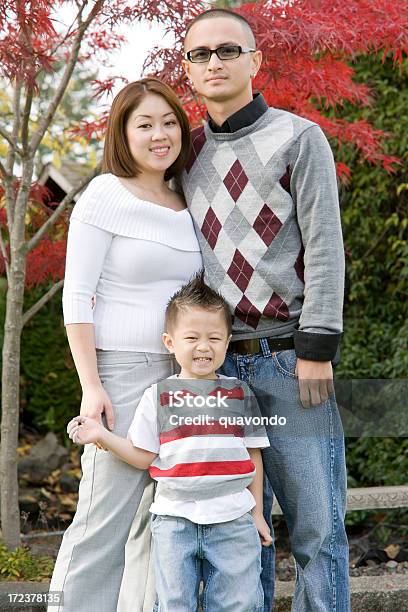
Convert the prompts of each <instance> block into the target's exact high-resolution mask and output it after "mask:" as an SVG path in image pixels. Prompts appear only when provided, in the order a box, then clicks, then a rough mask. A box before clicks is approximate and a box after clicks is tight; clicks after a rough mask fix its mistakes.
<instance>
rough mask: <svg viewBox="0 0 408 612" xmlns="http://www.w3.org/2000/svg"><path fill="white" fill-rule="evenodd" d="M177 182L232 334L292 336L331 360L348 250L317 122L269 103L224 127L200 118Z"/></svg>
mask: <svg viewBox="0 0 408 612" xmlns="http://www.w3.org/2000/svg"><path fill="white" fill-rule="evenodd" d="M255 102H256V99H255V100H254V103H255ZM251 104H252V103H251ZM248 106H250V105H248ZM258 106H259V102H258ZM181 184H182V188H183V192H184V195H185V198H186V201H187V205H188V207H189V210H190V213H191V215H192V217H193V220H194V224H195V229H196V233H197V237H198V240H199V243H200V248H201V250H202V255H203V261H204V267H205V281H206V282H207V283H208V284H209V285H210V286H211V287H213V288H214V289H216V290H218V291H220V292H221V293H222V294H223V295H224V297H225V298H226V300H227V301H228V303H229V305H230V308H231V312H232V314H233V316H234V323H233V340H241V339H248V338H264V337H285V336H292V335H293V336H294V339H295V349H296V353H297V356H298V357H303V358H304V359H315V360H317V361H326V360H330V359H333V358H334V355H335V353H336V349H337V346H338V343H339V339H340V336H341V331H342V305H343V291H344V250H343V241H342V232H341V225H340V211H339V202H338V191H337V181H336V172H335V165H334V161H333V155H332V151H331V149H330V146H329V144H328V142H327V140H326V138H325V136H324V134H323V132H322V130H321V129H320V128H319V126H318V125H316V124H315V123H312V122H311V121H308V120H306V119H304V118H302V117H299V116H297V115H294V114H292V113H289V112H286V111H283V110H279V109H275V108H266V109H265V112H263V113H262V114H261V115H260V116H259V117H257V118H256V120H255V121H254V122H253V123H251V124H250V125H245V126H244V127H241V128H240V129H237V130H236V131H232V132H229V133H228V132H224V131H213V130H212V129H211V128H210V126H209V124H208V123H206V124H205V125H204V126H202V127H199V128H196V129H195V130H193V131H192V155H191V158H190V160H189V163H188V165H187V167H186V169H185V171H184V172H183V174H182V177H181Z"/></svg>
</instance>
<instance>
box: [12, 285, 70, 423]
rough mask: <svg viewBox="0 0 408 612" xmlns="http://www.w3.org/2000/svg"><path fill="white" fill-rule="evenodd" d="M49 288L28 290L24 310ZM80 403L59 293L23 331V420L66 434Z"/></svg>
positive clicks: (21, 392) (21, 389)
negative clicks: (66, 429)
mask: <svg viewBox="0 0 408 612" xmlns="http://www.w3.org/2000/svg"><path fill="white" fill-rule="evenodd" d="M46 289H47V287H38V288H36V289H32V290H30V291H28V292H27V293H26V298H25V305H24V308H25V310H26V309H28V308H30V306H31V305H32V304H34V303H35V302H36V301H37V299H38V298H39V297H41V295H42V294H43V293H44V292H45V291H46ZM1 297H2V298H3V299H1V298H0V317H1V320H3V317H4V294H2V296H1ZM2 302H3V304H2ZM2 310H3V316H2ZM2 333H3V330H2V329H1V331H0V334H1V335H2ZM1 335H0V341H1V340H2V338H1ZM80 402H81V388H80V385H79V382H78V377H77V374H76V370H75V366H74V364H73V361H72V357H71V354H70V350H69V346H68V341H67V338H66V334H65V328H64V325H63V321H62V313H61V292H58V293H57V294H56V295H55V296H54V297H53V298H52V300H50V302H48V304H46V305H45V306H44V307H43V308H42V309H41V310H40V311H39V312H38V313H37V314H36V315H35V317H33V318H32V319H31V321H29V322H28V324H27V325H26V326H25V327H24V330H23V334H22V343H21V378H20V405H21V409H22V415H21V416H22V420H23V422H24V423H25V424H26V425H30V426H33V427H35V428H36V429H38V430H39V431H41V432H44V433H46V432H47V431H54V432H57V433H63V434H65V428H66V424H67V422H68V420H69V419H70V418H72V416H73V415H74V414H77V413H78V409H79V405H80Z"/></svg>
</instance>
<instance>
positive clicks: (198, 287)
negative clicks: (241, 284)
mask: <svg viewBox="0 0 408 612" xmlns="http://www.w3.org/2000/svg"><path fill="white" fill-rule="evenodd" d="M194 307H198V308H202V309H203V310H211V311H214V310H221V311H222V314H223V316H224V318H225V323H226V326H227V330H228V335H230V334H231V329H232V321H231V312H230V309H229V307H228V304H227V302H226V301H225V299H224V298H223V296H222V295H221V294H220V293H218V291H215V290H214V289H211V287H209V286H208V285H206V284H205V282H204V270H201V271H200V272H197V274H196V275H195V276H193V278H192V279H191V280H190V281H189V282H188V283H187V284H186V285H183V287H182V288H181V289H179V291H177V292H176V293H175V294H174V295H173V296H172V297H171V298H170V300H169V302H168V304H167V308H166V321H165V328H166V331H167V332H168V333H169V331H170V330H171V329H173V328H174V325H175V323H176V321H177V316H178V314H179V312H180V311H181V312H182V311H183V310H185V309H186V308H194Z"/></svg>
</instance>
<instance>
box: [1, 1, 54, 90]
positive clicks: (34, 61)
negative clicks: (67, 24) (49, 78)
mask: <svg viewBox="0 0 408 612" xmlns="http://www.w3.org/2000/svg"><path fill="white" fill-rule="evenodd" d="M2 4H3V7H2V12H1V13H0V32H1V34H0V70H1V72H2V74H3V76H6V77H8V78H10V79H14V78H15V77H17V78H19V79H22V80H24V81H26V82H27V83H28V84H29V85H30V86H32V87H34V88H35V75H36V73H37V72H38V71H39V70H41V69H42V70H46V71H49V70H51V68H52V64H53V62H54V57H53V52H52V48H53V46H54V45H55V40H56V38H57V33H56V32H55V29H54V26H53V23H52V19H51V17H50V12H51V8H52V3H50V2H47V1H46V0H35V1H34V0H32V1H28V2H10V1H8V2H5V3H2ZM4 4H5V5H6V6H4Z"/></svg>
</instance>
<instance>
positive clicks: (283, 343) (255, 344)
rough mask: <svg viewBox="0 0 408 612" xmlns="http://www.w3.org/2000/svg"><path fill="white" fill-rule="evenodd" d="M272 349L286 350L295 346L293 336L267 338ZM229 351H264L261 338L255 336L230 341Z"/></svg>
mask: <svg viewBox="0 0 408 612" xmlns="http://www.w3.org/2000/svg"><path fill="white" fill-rule="evenodd" d="M265 340H266V341H267V343H268V346H269V350H270V351H286V350H288V349H293V348H295V343H294V341H293V337H290V338H265ZM228 351H229V352H230V353H240V354H241V355H247V354H249V353H262V348H261V343H260V339H259V338H258V339H257V338H253V339H250V340H236V341H235V342H230V344H229V347H228Z"/></svg>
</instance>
